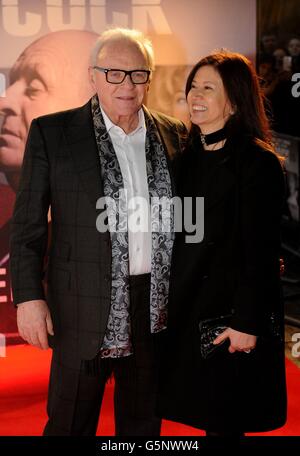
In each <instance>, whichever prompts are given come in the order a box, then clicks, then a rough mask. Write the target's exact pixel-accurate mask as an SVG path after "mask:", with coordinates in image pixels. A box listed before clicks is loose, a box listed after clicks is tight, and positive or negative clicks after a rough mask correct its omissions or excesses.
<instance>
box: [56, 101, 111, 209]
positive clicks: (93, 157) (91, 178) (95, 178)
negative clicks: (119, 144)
mask: <svg viewBox="0 0 300 456" xmlns="http://www.w3.org/2000/svg"><path fill="white" fill-rule="evenodd" d="M64 132H65V138H66V142H67V144H68V146H69V148H70V151H71V156H72V159H73V162H74V165H75V168H76V170H77V172H78V175H79V177H80V180H81V182H82V185H83V188H84V189H85V191H86V192H87V194H88V197H89V200H90V202H91V204H92V205H93V207H94V208H95V209H96V202H97V200H98V199H99V198H100V197H103V196H104V193H103V186H102V182H101V172H100V161H99V156H98V151H97V145H96V138H95V133H94V128H93V119H92V113H91V102H90V100H89V101H88V103H86V104H85V105H84V106H82V107H80V108H78V109H74V110H73V111H71V112H70V115H69V116H68V117H67V118H66V121H65V125H64Z"/></svg>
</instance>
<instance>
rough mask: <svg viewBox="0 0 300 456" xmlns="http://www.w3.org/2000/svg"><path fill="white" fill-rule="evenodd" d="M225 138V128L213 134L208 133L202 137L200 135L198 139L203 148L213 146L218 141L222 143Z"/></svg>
mask: <svg viewBox="0 0 300 456" xmlns="http://www.w3.org/2000/svg"><path fill="white" fill-rule="evenodd" d="M226 137H227V131H226V128H225V127H224V128H221V130H217V131H214V132H213V133H209V134H207V135H204V134H203V133H200V138H201V142H202V145H203V146H209V145H210V144H215V143H218V142H220V141H223V140H224V139H226Z"/></svg>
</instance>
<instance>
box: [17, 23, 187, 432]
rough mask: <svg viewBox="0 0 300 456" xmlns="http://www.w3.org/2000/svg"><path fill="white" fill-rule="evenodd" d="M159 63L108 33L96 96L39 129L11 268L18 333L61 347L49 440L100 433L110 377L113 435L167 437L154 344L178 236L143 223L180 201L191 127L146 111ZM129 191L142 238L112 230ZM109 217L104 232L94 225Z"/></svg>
mask: <svg viewBox="0 0 300 456" xmlns="http://www.w3.org/2000/svg"><path fill="white" fill-rule="evenodd" d="M153 65H154V64H153V51H152V47H151V43H150V42H149V41H148V40H147V39H145V37H144V36H143V35H142V34H141V33H140V32H138V31H133V30H128V29H112V30H108V31H107V32H105V33H103V35H102V36H101V37H100V38H99V40H98V41H97V43H96V45H95V48H94V51H93V53H92V66H91V67H90V69H89V74H90V80H91V83H92V84H93V86H94V89H95V91H96V94H95V95H94V96H93V97H92V99H91V100H90V101H89V102H88V103H87V104H86V105H84V106H83V107H80V108H77V109H74V110H70V111H65V112H60V113H56V114H53V115H48V116H44V117H41V118H37V119H35V120H34V121H33V122H32V125H31V129H30V133H29V137H28V141H27V146H26V151H25V157H24V166H23V174H22V179H21V183H20V188H19V192H18V196H17V201H16V206H15V212H14V220H13V227H12V237H11V271H12V283H13V296H14V302H15V304H16V305H18V326H19V331H20V334H21V335H22V337H23V338H24V339H25V340H27V341H28V342H29V343H30V344H32V345H35V346H38V347H41V348H47V347H48V341H49V343H50V345H51V346H52V347H53V358H52V365H51V375H50V387H49V398H48V414H49V420H48V422H47V425H46V427H45V430H44V435H95V432H96V429H97V422H98V417H99V411H100V407H101V401H102V397H103V392H104V387H105V383H106V381H107V379H108V378H109V377H110V375H111V374H114V377H115V425H116V434H117V435H122V436H125V435H159V433H160V426H161V421H160V419H158V418H157V417H156V416H155V401H156V390H157V355H158V353H157V338H158V337H159V334H160V333H161V331H162V330H163V329H164V328H165V327H166V324H167V299H168V286H169V274H170V257H171V251H172V244H173V235H172V232H168V230H165V231H164V232H157V231H155V230H152V231H151V230H149V229H147V227H148V226H149V223H148V222H149V221H147V220H146V219H148V215H149V211H150V208H149V202H150V200H151V199H152V198H158V199H160V198H167V199H168V198H172V195H173V187H172V177H171V175H170V172H169V158H168V157H169V156H173V155H174V153H176V152H177V151H179V150H180V148H181V147H182V141H183V140H184V137H185V127H184V125H183V124H182V123H181V122H179V121H175V120H174V119H170V118H168V117H166V116H164V115H160V114H157V113H154V112H149V111H148V110H147V109H146V108H145V106H143V100H144V98H145V95H146V93H147V91H148V88H149V83H150V79H151V74H152V70H153ZM123 193H124V194H125V195H126V203H127V204H128V207H129V204H130V202H132V201H133V200H134V198H138V199H139V200H140V199H143V201H146V202H147V203H148V205H147V212H140V214H142V215H138V217H136V220H135V222H136V223H135V225H136V226H137V227H138V226H139V224H140V225H141V226H143V229H140V230H139V229H132V230H131V229H129V228H130V227H129V224H128V229H125V230H124V229H114V227H113V221H112V217H111V216H112V215H113V211H112V212H110V205H109V204H107V206H106V209H104V208H103V206H102V199H103V198H104V197H105V201H111V200H113V201H116V200H117V199H118V198H119V196H120V195H121V194H123ZM99 198H100V200H99ZM99 201H100V203H99ZM50 204H51V210H52V242H51V247H50V254H49V262H48V268H47V271H46V277H47V281H48V288H47V295H46V297H45V295H44V289H43V286H42V278H43V262H44V256H45V249H46V243H47V212H48V208H49V205H50ZM101 207H102V208H103V210H104V212H103V211H102V212H101V213H100V214H99V213H98V212H97V208H100V209H101ZM143 214H144V215H143ZM103 215H108V217H107V225H106V226H107V227H108V229H106V230H105V229H103V226H101V223H98V218H99V216H103ZM128 215H129V212H128V214H127V216H128ZM102 218H103V220H105V216H103V217H102ZM128 218H129V217H128ZM102 225H103V224H102ZM145 227H146V228H145Z"/></svg>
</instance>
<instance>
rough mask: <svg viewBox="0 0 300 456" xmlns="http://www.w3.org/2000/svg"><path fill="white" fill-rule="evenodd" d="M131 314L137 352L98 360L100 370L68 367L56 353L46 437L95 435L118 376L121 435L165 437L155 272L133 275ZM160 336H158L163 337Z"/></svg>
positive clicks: (117, 415)
mask: <svg viewBox="0 0 300 456" xmlns="http://www.w3.org/2000/svg"><path fill="white" fill-rule="evenodd" d="M130 290H131V291H130V315H131V324H132V342H133V349H134V354H133V355H131V356H127V357H124V358H117V359H112V358H100V357H99V356H98V357H97V359H96V363H97V367H98V368H97V372H96V374H94V375H91V374H89V373H87V372H86V370H85V369H84V368H83V365H84V362H81V363H79V364H78V367H77V366H74V368H73V367H70V366H69V365H68V366H67V365H66V364H65V363H64V362H63V360H62V357H60V356H58V355H57V354H56V353H55V352H54V353H53V358H52V365H51V373H50V385H49V395H48V407H47V410H48V415H49V420H48V422H47V424H46V427H45V429H44V435H47V436H49V435H95V434H96V430H97V425H98V419H99V414H100V409H101V403H102V399H103V395H104V389H105V384H106V382H107V380H108V379H109V378H110V376H111V375H112V374H113V375H114V378H115V392H114V412H115V428H116V435H119V436H151V435H153V436H154V435H159V434H160V428H161V419H160V418H158V417H157V416H156V415H155V406H156V396H157V387H158V360H157V358H158V349H159V347H158V345H159V342H158V341H159V335H153V334H151V333H150V274H144V275H140V276H131V277H130ZM157 336H158V337H157Z"/></svg>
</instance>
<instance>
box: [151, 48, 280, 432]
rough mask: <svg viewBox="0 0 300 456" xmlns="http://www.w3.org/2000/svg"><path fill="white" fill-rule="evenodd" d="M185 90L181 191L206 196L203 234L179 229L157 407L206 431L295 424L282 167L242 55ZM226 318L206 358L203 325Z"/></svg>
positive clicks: (227, 56)
mask: <svg viewBox="0 0 300 456" xmlns="http://www.w3.org/2000/svg"><path fill="white" fill-rule="evenodd" d="M186 95H187V102H188V106H189V111H190V116H191V122H192V127H191V130H190V133H189V139H188V146H187V150H186V152H185V153H184V154H182V155H181V156H180V157H178V159H177V160H176V162H175V163H174V166H175V170H177V171H176V178H177V183H178V187H177V188H178V194H179V196H180V197H181V198H184V197H191V196H192V197H193V198H195V197H202V196H203V197H204V208H205V210H204V238H203V241H202V242H199V243H196V244H195V243H188V242H187V240H186V234H187V233H185V232H182V233H177V234H176V240H175V244H174V253H173V258H172V275H171V285H170V302H169V323H168V332H167V334H166V335H167V342H166V346H167V348H166V351H165V353H164V356H163V363H162V365H163V368H162V375H161V386H160V394H159V413H160V415H161V416H163V417H164V418H166V419H170V420H174V421H179V422H181V423H185V424H188V425H191V426H195V427H198V428H200V429H204V430H205V431H206V433H207V435H219V436H235V435H242V434H243V433H245V432H260V431H268V430H271V429H275V428H277V427H280V426H282V425H283V424H284V423H285V420H286V385H285V367H284V327H283V303H282V297H281V289H280V272H279V271H280V268H279V251H280V219H281V210H282V206H283V202H284V178H283V172H282V167H281V164H280V162H279V160H278V158H277V157H276V155H275V154H274V151H273V148H272V145H271V143H270V139H269V132H268V122H267V119H266V115H265V112H264V108H263V101H262V96H261V94H260V89H259V85H258V80H257V76H256V74H255V71H254V70H253V68H252V66H251V64H250V62H249V61H248V60H247V59H246V58H245V57H244V56H242V55H240V54H235V53H230V52H223V51H222V52H220V53H215V54H212V55H209V56H208V57H206V58H204V59H202V60H200V62H198V63H197V64H196V65H195V66H194V68H193V69H192V71H191V73H190V75H189V77H188V80H187V85H186ZM194 206H195V205H194ZM189 234H191V233H189ZM226 315H229V317H227V320H228V321H227V324H226V325H225V326H226V328H227V329H225V328H223V330H222V333H221V334H220V335H219V336H218V337H216V338H215V340H214V345H213V346H214V347H216V348H215V349H214V350H213V351H212V353H211V356H209V357H207V358H203V353H202V351H203V348H205V347H204V346H203V340H202V339H201V337H200V336H201V334H200V331H199V324H201V323H203V321H204V320H207V319H213V320H214V319H215V318H217V317H220V316H226Z"/></svg>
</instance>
